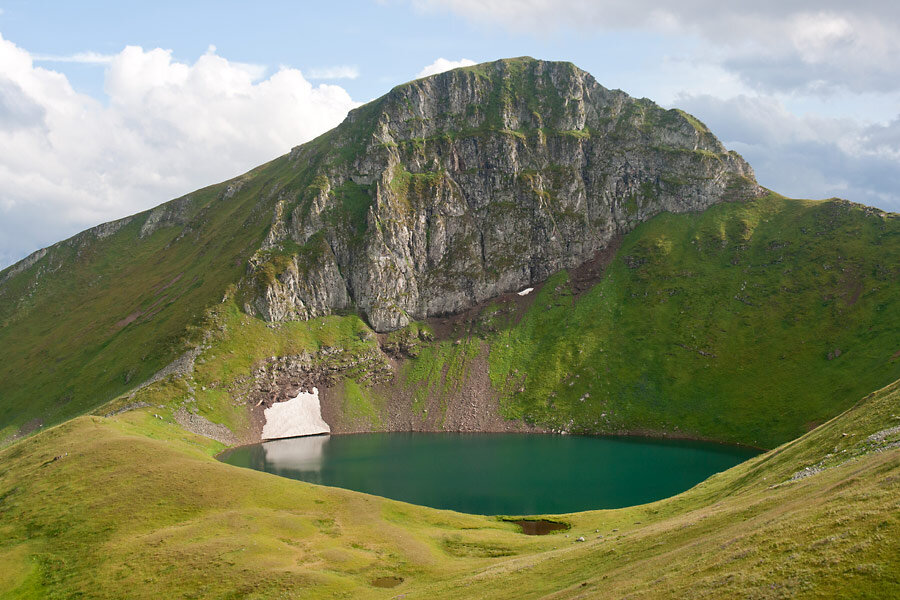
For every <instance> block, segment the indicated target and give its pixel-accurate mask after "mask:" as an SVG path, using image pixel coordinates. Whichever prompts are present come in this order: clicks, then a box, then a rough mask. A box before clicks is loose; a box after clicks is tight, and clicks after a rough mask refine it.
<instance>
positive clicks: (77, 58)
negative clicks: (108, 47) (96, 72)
mask: <svg viewBox="0 0 900 600" xmlns="http://www.w3.org/2000/svg"><path fill="white" fill-rule="evenodd" d="M114 58H115V55H113V54H100V53H98V52H77V53H75V54H33V55H32V56H31V60H33V61H34V62H56V63H84V64H92V65H107V64H109V63H111V62H112V61H113V59H114Z"/></svg>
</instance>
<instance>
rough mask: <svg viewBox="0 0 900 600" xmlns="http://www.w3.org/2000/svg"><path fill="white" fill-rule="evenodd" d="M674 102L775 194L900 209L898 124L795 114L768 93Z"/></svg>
mask: <svg viewBox="0 0 900 600" xmlns="http://www.w3.org/2000/svg"><path fill="white" fill-rule="evenodd" d="M676 104H677V105H678V106H679V107H680V108H683V109H685V110H687V111H688V112H690V113H692V114H694V115H695V116H697V117H698V118H699V119H700V120H702V121H703V122H704V123H706V124H707V125H708V126H709V127H710V129H712V130H713V131H714V132H715V133H716V134H717V135H718V137H719V138H720V139H721V140H722V141H723V143H725V145H726V146H728V147H729V148H732V149H734V150H737V151H738V152H740V153H741V154H743V155H744V158H746V159H747V160H748V162H750V164H751V165H752V166H753V168H754V170H755V171H756V175H757V179H758V180H759V182H760V183H761V184H763V185H765V186H766V187H769V188H771V189H773V190H775V191H776V192H780V193H782V194H785V195H788V196H793V197H803V198H828V197H832V196H839V197H842V198H848V199H850V200H854V201H856V202H862V203H865V204H871V205H874V206H879V207H881V208H883V209H886V210H893V211H898V210H900V119H896V120H894V121H892V122H890V123H887V124H874V125H872V124H866V123H862V122H860V121H858V120H856V119H849V118H836V117H821V116H813V115H807V116H797V115H794V114H792V113H791V112H789V111H788V110H787V109H786V108H785V106H784V105H783V104H782V103H781V102H779V101H777V100H775V99H773V98H769V97H763V96H757V97H751V96H736V97H733V98H728V99H721V98H715V97H712V96H709V95H701V96H684V97H682V98H679V99H678V101H677V102H676Z"/></svg>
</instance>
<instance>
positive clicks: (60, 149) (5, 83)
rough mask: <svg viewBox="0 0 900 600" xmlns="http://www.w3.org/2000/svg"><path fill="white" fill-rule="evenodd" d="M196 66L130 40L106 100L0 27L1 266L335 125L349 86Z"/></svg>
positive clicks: (115, 63) (209, 56) (257, 70)
mask: <svg viewBox="0 0 900 600" xmlns="http://www.w3.org/2000/svg"><path fill="white" fill-rule="evenodd" d="M261 73H262V71H261V67H259V66H258V65H246V64H242V63H235V62H231V61H228V60H227V59H225V58H223V57H221V56H218V55H217V54H215V51H214V49H212V48H211V49H210V51H208V52H207V53H206V54H204V55H203V56H201V57H200V58H198V59H197V60H196V61H195V62H194V63H193V64H188V63H183V62H178V61H176V60H174V59H173V58H172V55H171V52H170V51H167V50H161V49H159V48H157V49H153V50H144V49H142V48H139V47H134V46H129V47H126V48H125V49H124V50H122V52H120V53H119V54H116V55H115V56H114V57H113V58H112V60H111V61H110V62H109V63H108V65H107V69H106V76H105V77H106V79H105V85H104V89H105V91H106V94H107V96H108V105H107V106H104V105H103V104H101V103H100V102H98V101H96V100H94V99H92V98H91V97H89V96H87V95H85V94H81V93H78V92H77V91H75V90H74V89H73V88H72V86H71V85H70V83H69V81H68V80H67V78H66V77H65V76H64V75H63V74H61V73H59V72H56V71H53V70H50V69H46V68H42V67H39V66H35V64H34V59H33V58H32V57H31V56H30V55H29V53H28V52H27V51H25V50H23V49H22V48H19V47H17V46H16V45H15V44H13V43H12V42H9V41H8V40H5V39H3V38H2V36H0V147H2V148H3V149H4V151H3V152H0V268H2V267H3V266H6V265H8V264H10V263H12V262H14V261H15V260H17V259H19V258H21V257H23V256H24V255H25V254H27V253H28V252H30V251H32V250H36V249H37V248H38V247H40V246H45V245H48V244H51V243H53V242H56V241H58V240H60V239H62V238H64V237H67V236H69V235H72V234H74V233H76V232H77V231H80V230H81V229H84V228H86V227H89V226H92V225H95V224H97V223H100V222H103V221H106V220H110V219H115V218H118V217H122V216H125V215H128V214H132V213H134V212H137V211H140V210H143V209H146V208H148V207H151V206H154V205H156V204H159V203H160V202H163V201H165V200H168V199H170V198H173V197H176V196H178V195H181V194H184V193H186V192H189V191H191V190H194V189H196V188H199V187H201V186H204V185H207V184H210V183H213V182H216V181H221V180H224V179H227V178H229V177H233V176H235V175H237V174H239V173H242V172H244V171H246V170H248V169H250V168H252V167H254V166H256V165H258V164H260V163H262V162H265V161H266V160H270V159H272V158H274V157H276V156H278V155H280V154H282V153H284V152H287V151H288V150H289V149H290V148H291V147H292V146H294V145H296V144H298V143H302V142H304V141H306V140H309V139H311V138H313V137H315V136H316V135H318V134H320V133H323V132H324V131H327V130H328V129H330V128H332V127H334V126H335V125H337V124H338V123H339V122H340V121H341V120H342V119H343V118H344V116H345V115H346V114H347V111H348V110H349V109H350V108H352V107H354V106H356V105H357V103H355V102H354V101H353V100H352V99H351V98H350V96H349V95H348V94H347V92H346V90H344V89H343V88H341V87H339V86H335V85H324V84H323V85H317V86H314V85H312V84H311V83H309V81H307V80H306V79H305V78H304V77H303V75H302V74H301V73H300V71H298V70H296V69H290V68H281V69H279V70H278V71H277V72H275V73H273V74H271V75H270V76H268V77H267V78H265V79H260V77H261Z"/></svg>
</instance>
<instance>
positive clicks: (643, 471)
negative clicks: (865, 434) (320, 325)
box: [219, 433, 758, 515]
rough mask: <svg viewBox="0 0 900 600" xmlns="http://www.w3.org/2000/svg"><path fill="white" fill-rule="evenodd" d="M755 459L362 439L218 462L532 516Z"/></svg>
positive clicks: (275, 445)
mask: <svg viewBox="0 0 900 600" xmlns="http://www.w3.org/2000/svg"><path fill="white" fill-rule="evenodd" d="M757 454H758V452H757V451H755V450H752V449H748V448H741V447H736V446H726V445H721V444H713V443H707V442H695V441H687V440H658V439H649V438H637V437H621V438H619V437H588V436H569V435H565V436H562V435H540V434H534V435H526V434H491V433H473V434H457V433H367V434H355V435H336V436H328V435H322V436H311V437H302V438H291V439H285V440H276V441H271V442H264V443H261V444H256V445H253V446H243V447H240V448H234V449H232V450H229V451H227V452H225V453H223V454H222V455H221V456H220V457H219V459H220V460H222V461H223V462H226V463H228V464H230V465H235V466H239V467H246V468H250V469H256V470H258V471H265V472H267V473H274V474H276V475H281V476H283V477H290V478H292V479H299V480H301V481H308V482H310V483H317V484H321V485H329V486H335V487H341V488H347V489H351V490H356V491H359V492H366V493H369V494H375V495H378V496H384V497H387V498H393V499H395V500H403V501H405V502H411V503H413V504H421V505H424V506H431V507H434V508H448V509H452V510H457V511H461V512H467V513H474V514H485V515H497V514H502V515H530V514H545V513H564V512H575V511H582V510H590V509H598V508H619V507H622V506H631V505H634V504H642V503H645V502H651V501H653V500H659V499H661V498H666V497H668V496H673V495H675V494H678V493H679V492H683V491H684V490H686V489H688V488H690V487H692V486H693V485H695V484H697V483H699V482H701V481H703V480H704V479H706V478H707V477H709V476H710V475H712V474H714V473H717V472H719V471H724V470H725V469H728V468H730V467H732V466H734V465H736V464H738V463H741V462H743V461H745V460H747V459H748V458H751V457H753V456H756V455H757Z"/></svg>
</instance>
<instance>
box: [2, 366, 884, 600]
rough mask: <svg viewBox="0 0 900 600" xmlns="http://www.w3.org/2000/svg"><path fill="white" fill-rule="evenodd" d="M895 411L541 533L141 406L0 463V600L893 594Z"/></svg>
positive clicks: (83, 423)
mask: <svg viewBox="0 0 900 600" xmlns="http://www.w3.org/2000/svg"><path fill="white" fill-rule="evenodd" d="M898 407H900V383H895V384H893V385H892V386H890V387H888V388H886V389H884V390H881V391H879V392H877V393H875V394H872V395H870V396H869V397H867V398H866V399H864V400H863V401H862V402H860V403H859V404H858V405H857V406H855V407H854V408H853V409H851V410H850V411H848V412H847V413H845V414H843V415H841V416H839V417H838V418H836V419H834V420H833V421H831V422H829V423H827V424H825V425H823V426H821V427H819V428H818V429H816V430H814V431H813V432H811V433H809V434H807V435H805V436H804V437H802V438H800V439H799V440H796V441H794V442H791V443H788V444H785V445H783V446H781V447H779V448H777V449H776V450H773V451H770V452H768V453H766V454H764V455H761V456H759V457H757V458H755V459H752V460H750V461H748V462H747V463H744V464H743V465H740V466H738V467H735V468H733V469H731V470H729V471H727V472H724V473H722V474H719V475H716V476H714V477H712V478H711V479H709V480H708V481H706V482H704V483H702V484H700V485H698V486H697V487H695V488H693V489H692V490H689V491H688V492H685V493H684V494H681V495H680V496H676V497H674V498H671V499H668V500H663V501H660V502H656V503H652V504H648V505H643V506H638V507H633V508H628V509H620V510H612V511H597V512H586V513H578V514H573V515H563V516H559V517H557V518H561V519H563V520H565V521H567V522H569V523H570V524H571V525H572V528H571V529H570V530H568V531H566V532H560V533H556V534H553V535H549V536H545V537H526V536H523V535H522V534H520V533H518V532H517V531H516V528H515V527H514V526H513V525H512V524H508V523H504V522H501V521H499V520H497V519H496V518H492V517H479V516H472V515H462V514H458V513H453V512H449V511H438V510H433V509H428V508H423V507H416V506H411V505H407V504H403V503H399V502H394V501H390V500H386V499H381V498H376V497H372V496H368V495H364V494H358V493H354V492H349V491H343V490H338V489H332V488H324V487H318V486H314V485H311V484H306V483H302V482H296V481H291V480H286V479H281V478H279V477H276V476H274V475H268V474H264V473H259V472H255V471H250V470H245V469H240V468H237V467H231V466H228V465H224V464H221V463H219V462H217V461H216V460H215V459H214V458H212V456H211V455H212V454H213V453H214V452H215V451H217V450H219V449H221V446H220V445H218V444H216V443H214V442H210V441H209V440H206V439H203V438H198V437H195V436H192V435H190V434H187V433H185V432H184V431H182V430H180V429H179V428H178V427H177V426H176V425H174V424H171V423H168V422H165V421H163V420H160V419H158V418H157V417H155V416H154V415H153V410H152V409H144V410H138V411H131V412H128V413H123V414H122V415H119V416H118V417H114V418H109V419H105V418H100V417H81V418H77V419H75V420H72V421H69V422H67V423H65V424H63V425H60V426H57V427H55V428H52V429H50V430H48V431H45V432H43V433H40V434H38V435H36V436H33V437H31V438H29V439H27V440H24V441H21V442H18V443H17V444H15V445H14V446H12V447H10V448H7V449H6V450H3V451H2V452H0V465H2V466H0V597H3V598H11V599H12V598H41V599H43V598H76V597H82V598H121V597H123V595H125V596H127V597H131V598H162V597H165V598H334V597H339V598H340V597H346V598H367V597H372V598H392V597H396V596H397V595H398V594H406V597H407V598H538V597H554V598H566V597H622V596H625V595H628V597H633V598H653V597H673V598H675V597H677V598H711V597H715V598H733V597H750V598H784V597H810V598H823V597H828V598H837V597H855V598H889V597H896V596H897V595H898V594H900V579H898V573H900V544H898V542H897V540H898V539H900V537H898V536H900V504H898V502H900V501H898V498H900V449H898V448H897V446H898V444H900V418H898V416H900V415H898V412H900V410H898ZM807 467H812V471H818V470H819V469H823V470H821V472H816V473H815V474H810V475H808V476H806V477H802V478H796V479H795V480H793V481H792V478H794V476H795V474H797V473H800V472H804V470H805V469H806V468H807ZM812 471H810V472H812ZM579 536H584V537H585V538H586V541H584V542H577V541H575V540H576V538H577V537H579ZM601 536H602V537H601ZM385 576H393V577H401V578H403V582H402V583H401V584H400V585H399V586H398V587H396V588H393V589H381V588H378V587H375V586H373V585H372V582H373V581H375V580H376V579H377V578H379V577H385Z"/></svg>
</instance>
